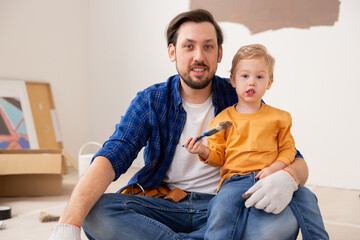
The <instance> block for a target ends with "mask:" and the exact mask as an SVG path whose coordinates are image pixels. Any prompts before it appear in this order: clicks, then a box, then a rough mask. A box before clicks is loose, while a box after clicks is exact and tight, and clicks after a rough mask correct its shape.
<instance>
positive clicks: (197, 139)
mask: <svg viewBox="0 0 360 240" xmlns="http://www.w3.org/2000/svg"><path fill="white" fill-rule="evenodd" d="M208 136H211V135H210V134H209V133H208V132H204V133H203V135H201V136H199V137H197V138H196V141H195V142H197V141H199V140H200V139H202V138H204V137H208ZM182 147H185V145H182Z"/></svg>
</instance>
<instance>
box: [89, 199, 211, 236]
mask: <svg viewBox="0 0 360 240" xmlns="http://www.w3.org/2000/svg"><path fill="white" fill-rule="evenodd" d="M199 195H201V196H200V197H199V196H198V195H196V194H195V193H190V194H189V195H188V196H187V197H186V198H185V199H184V200H182V201H180V202H179V203H177V204H175V203H173V202H171V201H170V200H164V199H159V198H151V197H141V196H133V195H126V194H119V193H114V194H104V195H103V196H102V197H101V198H100V199H99V201H98V202H97V203H96V204H95V206H94V207H93V209H92V210H91V211H90V213H89V215H88V216H87V217H86V219H85V222H84V224H83V228H84V231H85V233H86V235H87V236H88V238H89V239H90V240H93V239H101V240H103V239H104V240H106V239H132V240H137V239H182V238H180V237H179V236H180V235H179V234H178V233H180V232H184V233H190V232H193V231H195V232H196V231H197V230H199V229H200V228H201V227H203V226H205V224H206V210H207V206H208V203H209V201H210V200H211V199H212V198H213V195H208V194H199ZM201 238H202V236H201Z"/></svg>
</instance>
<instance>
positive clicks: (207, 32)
mask: <svg viewBox="0 0 360 240" xmlns="http://www.w3.org/2000/svg"><path fill="white" fill-rule="evenodd" d="M168 53H169V57H170V60H171V61H173V62H174V61H176V69H177V71H178V73H179V75H180V77H181V80H182V81H183V82H185V83H186V84H187V85H188V86H189V87H191V88H193V89H203V88H205V87H207V86H208V85H209V84H210V83H211V81H212V79H213V77H214V75H215V72H216V69H217V64H218V63H219V62H220V61H221V58H222V48H221V47H220V49H219V47H218V44H217V37H216V31H215V28H214V26H213V25H212V24H211V23H209V22H201V23H195V22H185V23H183V24H182V25H181V26H180V28H179V30H178V37H177V43H176V46H174V45H173V44H170V46H169V48H168Z"/></svg>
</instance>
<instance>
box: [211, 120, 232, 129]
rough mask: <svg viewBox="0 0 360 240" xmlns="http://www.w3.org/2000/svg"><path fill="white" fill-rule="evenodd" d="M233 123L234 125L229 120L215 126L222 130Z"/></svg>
mask: <svg viewBox="0 0 360 240" xmlns="http://www.w3.org/2000/svg"><path fill="white" fill-rule="evenodd" d="M231 125H232V123H231V122H229V121H224V122H220V123H218V124H217V125H216V126H215V129H216V130H218V131H221V130H225V129H227V128H228V127H230V126H231Z"/></svg>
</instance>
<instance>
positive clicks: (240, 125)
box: [200, 104, 296, 189]
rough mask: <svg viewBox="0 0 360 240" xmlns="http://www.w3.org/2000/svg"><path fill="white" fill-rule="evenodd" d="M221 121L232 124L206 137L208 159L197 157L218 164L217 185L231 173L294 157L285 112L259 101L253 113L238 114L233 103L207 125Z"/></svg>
mask: <svg viewBox="0 0 360 240" xmlns="http://www.w3.org/2000/svg"><path fill="white" fill-rule="evenodd" d="M222 121H230V122H231V123H232V126H230V127H229V128H227V129H226V130H225V131H221V132H218V133H216V134H214V135H212V136H210V137H208V142H209V148H210V155H209V158H208V159H206V160H204V159H202V158H200V160H202V161H203V162H205V163H207V164H209V165H212V166H221V170H220V174H221V182H220V185H219V188H220V186H221V184H222V183H223V181H224V180H226V179H228V178H230V177H231V176H233V175H235V174H239V175H245V174H249V173H251V172H254V171H256V172H258V171H260V170H261V169H263V168H264V167H267V166H269V165H270V164H272V163H273V162H275V161H282V162H284V163H285V164H286V165H289V164H290V163H291V162H292V161H293V160H294V157H295V154H296V150H295V142H294V139H293V137H292V135H291V133H290V128H291V125H292V123H291V115H290V114H289V113H288V112H285V111H283V110H280V109H276V108H274V107H271V106H269V105H267V104H262V106H261V108H260V109H259V111H257V112H256V113H253V114H241V113H238V112H236V110H235V105H234V106H231V107H228V108H227V109H225V110H224V111H222V112H221V113H220V114H219V115H217V116H216V117H215V118H214V119H213V120H212V122H211V123H210V126H209V128H211V127H214V126H215V125H216V124H218V123H219V122H222ZM219 188H218V189H219Z"/></svg>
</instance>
